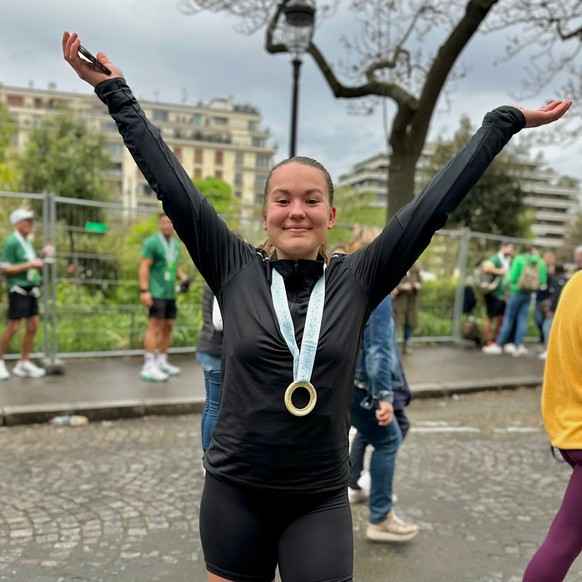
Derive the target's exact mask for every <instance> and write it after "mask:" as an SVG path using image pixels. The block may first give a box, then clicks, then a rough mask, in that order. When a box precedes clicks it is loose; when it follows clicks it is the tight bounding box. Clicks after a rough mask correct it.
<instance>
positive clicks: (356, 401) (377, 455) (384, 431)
mask: <svg viewBox="0 0 582 582" xmlns="http://www.w3.org/2000/svg"><path fill="white" fill-rule="evenodd" d="M365 396H366V391H365V390H361V389H359V388H354V397H353V401H352V425H353V426H354V427H356V428H357V429H358V431H359V432H360V433H361V435H362V437H363V439H364V440H365V441H367V442H369V443H370V444H371V445H372V446H373V447H374V452H373V453H372V459H371V462H370V478H371V486H370V521H371V522H372V523H382V522H383V521H384V520H385V519H386V516H387V515H388V513H389V512H390V510H391V509H392V484H393V481H394V470H395V468H396V453H397V452H398V447H399V446H400V443H401V442H402V434H401V432H400V427H399V426H398V422H396V420H395V419H393V420H392V422H391V423H390V424H389V425H388V426H379V425H378V421H377V420H376V416H375V410H374V409H372V410H367V409H365V408H363V407H362V406H360V403H361V402H362V400H363V399H364V398H365Z"/></svg>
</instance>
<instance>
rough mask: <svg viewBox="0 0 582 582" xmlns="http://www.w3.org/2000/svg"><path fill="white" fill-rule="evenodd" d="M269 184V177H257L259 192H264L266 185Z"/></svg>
mask: <svg viewBox="0 0 582 582" xmlns="http://www.w3.org/2000/svg"><path fill="white" fill-rule="evenodd" d="M266 183H267V176H259V175H257V176H255V188H256V189H257V190H261V191H263V190H264V189H265V184H266Z"/></svg>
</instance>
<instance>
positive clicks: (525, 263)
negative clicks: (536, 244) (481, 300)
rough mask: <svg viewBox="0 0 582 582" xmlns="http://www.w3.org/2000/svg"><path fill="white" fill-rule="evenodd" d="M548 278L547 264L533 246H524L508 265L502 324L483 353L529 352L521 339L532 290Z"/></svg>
mask: <svg viewBox="0 0 582 582" xmlns="http://www.w3.org/2000/svg"><path fill="white" fill-rule="evenodd" d="M547 281H548V276H547V269H546V264H545V263H544V261H543V260H542V258H541V257H540V256H539V255H538V254H537V253H536V252H535V251H534V249H533V247H531V246H529V245H526V246H524V247H523V248H522V250H521V253H520V254H519V255H517V256H516V257H515V258H514V259H513V261H512V263H511V267H510V268H509V275H508V282H509V290H510V292H511V294H510V296H509V301H508V302H507V309H506V310H505V317H504V318H503V325H502V326H501V330H500V331H499V335H498V336H497V340H495V343H494V344H491V345H489V346H485V347H483V348H482V351H483V352H484V353H486V354H490V355H499V354H503V353H506V354H511V355H513V357H515V358H517V357H520V356H524V355H526V354H527V353H528V349H527V348H526V347H525V346H524V345H523V339H524V337H525V332H526V330H527V319H528V315H529V310H530V305H531V302H532V301H531V300H532V293H535V292H536V291H537V290H538V289H544V288H545V287H546V285H547ZM514 327H515V343H511V342H509V339H510V335H511V333H512V331H513V329H514Z"/></svg>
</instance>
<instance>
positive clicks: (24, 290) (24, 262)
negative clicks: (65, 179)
mask: <svg viewBox="0 0 582 582" xmlns="http://www.w3.org/2000/svg"><path fill="white" fill-rule="evenodd" d="M10 222H11V224H13V225H14V232H13V233H12V234H10V235H8V237H7V238H6V240H5V241H4V246H3V247H2V258H1V260H0V273H2V275H5V276H6V287H7V288H8V314H7V319H8V323H7V325H6V328H5V330H4V333H3V334H2V335H1V336H0V380H8V378H10V372H8V369H7V368H6V364H5V362H4V355H5V354H6V352H7V351H8V346H9V345H10V342H11V341H12V338H13V337H14V336H15V334H16V332H17V331H18V330H19V329H20V322H21V321H22V320H23V319H25V320H26V328H25V331H24V337H23V338H22V345H21V349H20V360H19V361H18V362H17V364H16V366H14V368H13V370H12V373H13V374H14V375H15V376H19V377H20V378H41V377H42V376H44V375H45V370H44V369H43V368H39V367H38V366H36V365H35V364H33V363H32V362H31V361H30V360H29V356H30V351H31V349H32V345H33V343H34V336H35V335H36V332H37V330H38V326H39V324H40V318H39V315H38V297H39V295H40V290H39V288H40V271H41V270H42V269H43V267H44V261H43V260H42V259H41V258H39V257H38V256H37V254H36V251H35V249H34V247H33V245H32V242H31V235H32V231H33V230H34V213H33V212H32V210H27V209H25V208H18V209H16V210H14V211H13V212H12V213H11V214H10Z"/></svg>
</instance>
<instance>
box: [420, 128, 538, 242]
mask: <svg viewBox="0 0 582 582" xmlns="http://www.w3.org/2000/svg"><path fill="white" fill-rule="evenodd" d="M473 133H474V128H473V127H471V123H470V121H469V119H468V118H466V117H465V118H463V119H462V120H461V125H460V128H459V130H458V131H457V132H456V134H455V136H454V138H453V139H452V140H450V141H442V140H441V141H439V142H438V144H437V146H436V151H435V153H434V155H433V156H432V157H431V160H430V164H429V166H428V168H427V172H426V182H428V180H429V179H430V178H431V177H432V176H433V175H434V174H435V173H436V172H437V171H438V170H439V168H441V167H442V166H443V165H444V164H445V163H446V162H447V161H448V160H449V159H450V158H452V157H453V156H454V154H455V153H456V152H457V151H458V150H459V149H460V148H462V147H463V146H464V145H465V144H466V143H467V142H468V141H469V139H470V137H471V136H472V135H473ZM523 155H524V152H520V151H518V149H517V146H513V145H511V144H510V145H508V146H506V148H505V149H504V150H503V151H502V152H501V153H500V154H499V155H498V156H497V158H496V159H495V160H494V162H493V163H492V164H491V166H490V167H489V169H488V170H487V171H486V172H485V174H484V175H483V176H482V178H481V179H480V180H479V182H478V183H477V184H476V185H475V186H474V187H473V189H472V191H471V193H470V194H469V195H468V196H467V197H466V198H465V200H463V202H462V203H461V204H460V206H459V207H458V208H457V209H456V210H455V212H453V213H452V214H451V216H450V218H449V220H448V222H447V228H468V229H469V230H472V231H474V232H485V233H491V234H498V235H503V236H512V237H517V238H527V237H529V236H530V226H531V224H532V223H533V221H534V219H535V215H534V213H533V210H531V209H529V208H528V207H527V206H526V205H525V203H524V196H525V194H524V192H523V190H522V188H521V182H522V180H523V170H522V167H521V166H520V164H519V163H518V160H519V159H520V158H521V159H523Z"/></svg>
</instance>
